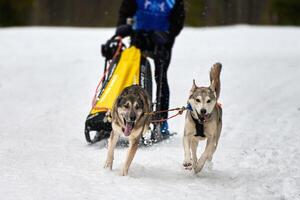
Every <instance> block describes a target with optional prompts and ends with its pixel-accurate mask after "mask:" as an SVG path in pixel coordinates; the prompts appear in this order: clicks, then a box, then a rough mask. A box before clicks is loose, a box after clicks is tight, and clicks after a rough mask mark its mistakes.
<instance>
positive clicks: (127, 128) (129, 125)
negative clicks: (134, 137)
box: [124, 123, 133, 136]
mask: <svg viewBox="0 0 300 200" xmlns="http://www.w3.org/2000/svg"><path fill="white" fill-rule="evenodd" d="M132 126H133V123H126V126H125V129H124V135H125V136H129V135H130V133H131V131H132Z"/></svg>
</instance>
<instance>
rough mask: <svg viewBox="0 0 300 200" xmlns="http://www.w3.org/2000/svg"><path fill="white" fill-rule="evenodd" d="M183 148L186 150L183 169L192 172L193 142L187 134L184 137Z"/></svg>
mask: <svg viewBox="0 0 300 200" xmlns="http://www.w3.org/2000/svg"><path fill="white" fill-rule="evenodd" d="M183 148H184V161H183V167H184V168H185V169H189V170H191V167H192V162H191V160H192V159H191V141H190V137H189V136H188V135H187V134H184V136H183Z"/></svg>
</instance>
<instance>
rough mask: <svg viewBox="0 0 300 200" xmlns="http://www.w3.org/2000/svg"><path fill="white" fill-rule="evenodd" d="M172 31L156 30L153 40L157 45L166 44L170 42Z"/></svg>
mask: <svg viewBox="0 0 300 200" xmlns="http://www.w3.org/2000/svg"><path fill="white" fill-rule="evenodd" d="M170 37H171V36H170V33H169V32H167V31H154V32H153V34H152V40H153V42H154V43H155V44H157V45H165V44H167V43H168V42H170Z"/></svg>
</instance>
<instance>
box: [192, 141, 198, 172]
mask: <svg viewBox="0 0 300 200" xmlns="http://www.w3.org/2000/svg"><path fill="white" fill-rule="evenodd" d="M198 144H199V141H196V140H195V139H194V140H193V141H192V144H191V150H192V159H193V166H192V167H193V168H195V166H196V164H197V148H198Z"/></svg>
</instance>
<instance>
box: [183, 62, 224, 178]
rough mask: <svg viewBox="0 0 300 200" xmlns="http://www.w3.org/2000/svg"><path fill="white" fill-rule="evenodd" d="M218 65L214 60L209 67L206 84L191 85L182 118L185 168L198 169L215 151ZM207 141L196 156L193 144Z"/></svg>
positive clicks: (218, 121)
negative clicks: (207, 85)
mask: <svg viewBox="0 0 300 200" xmlns="http://www.w3.org/2000/svg"><path fill="white" fill-rule="evenodd" d="M221 68H222V65H221V64H220V63H216V64H214V65H213V67H212V68H211V70H210V86H209V87H198V86H196V84H195V81H193V86H192V89H191V91H190V96H189V99H188V105H189V110H188V111H187V113H186V117H185V127H184V136H183V146H184V162H183V166H184V167H185V169H189V170H191V169H194V172H195V173H198V172H200V171H201V170H202V168H203V166H204V164H205V162H206V161H207V160H208V161H211V160H212V158H213V154H214V152H215V151H216V148H217V145H218V141H219V138H220V134H221V129H222V108H221V106H220V105H219V104H218V102H217V101H218V98H219V95H220V88H221V87H220V85H221V84H220V73H221ZM205 139H206V140H207V141H206V147H205V150H204V152H203V153H202V155H201V156H200V158H199V159H198V158H197V147H198V143H199V141H200V140H205Z"/></svg>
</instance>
